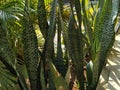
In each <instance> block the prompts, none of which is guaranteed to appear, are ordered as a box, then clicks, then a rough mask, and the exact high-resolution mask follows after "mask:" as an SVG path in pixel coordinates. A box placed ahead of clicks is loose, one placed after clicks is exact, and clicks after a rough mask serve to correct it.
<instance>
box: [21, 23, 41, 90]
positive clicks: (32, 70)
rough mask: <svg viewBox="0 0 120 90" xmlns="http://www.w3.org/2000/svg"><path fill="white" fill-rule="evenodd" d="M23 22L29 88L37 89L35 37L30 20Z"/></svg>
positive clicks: (36, 44)
mask: <svg viewBox="0 0 120 90" xmlns="http://www.w3.org/2000/svg"><path fill="white" fill-rule="evenodd" d="M25 22H26V24H25V29H24V31H23V43H24V57H25V64H26V67H27V71H28V75H29V79H30V84H31V90H37V85H38V80H37V75H38V73H37V69H38V62H39V59H38V58H39V57H38V53H39V51H38V43H37V37H36V33H35V30H34V28H33V24H32V23H31V21H25Z"/></svg>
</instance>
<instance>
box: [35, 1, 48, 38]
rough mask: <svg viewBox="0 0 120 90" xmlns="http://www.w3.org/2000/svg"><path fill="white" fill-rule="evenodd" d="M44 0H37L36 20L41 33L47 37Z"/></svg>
mask: <svg viewBox="0 0 120 90" xmlns="http://www.w3.org/2000/svg"><path fill="white" fill-rule="evenodd" d="M44 2H45V1H44V0H38V10H37V12H38V22H39V27H40V30H41V33H42V34H43V36H44V38H46V37H47V32H48V23H47V18H46V10H45V3H44Z"/></svg>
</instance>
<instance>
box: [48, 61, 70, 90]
mask: <svg viewBox="0 0 120 90" xmlns="http://www.w3.org/2000/svg"><path fill="white" fill-rule="evenodd" d="M49 67H50V72H51V74H52V75H51V76H52V79H53V82H54V85H55V88H56V90H69V89H68V85H67V83H66V81H65V80H64V78H63V77H62V76H61V75H60V73H59V72H58V71H57V69H56V68H55V66H54V64H53V63H52V62H51V61H49Z"/></svg>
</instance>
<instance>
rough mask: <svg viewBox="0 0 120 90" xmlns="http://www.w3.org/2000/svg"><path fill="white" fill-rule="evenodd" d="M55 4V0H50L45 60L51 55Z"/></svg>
mask: <svg viewBox="0 0 120 90" xmlns="http://www.w3.org/2000/svg"><path fill="white" fill-rule="evenodd" d="M56 6H57V0H53V2H52V7H51V12H50V26H49V29H48V34H47V38H46V53H45V56H46V61H47V60H49V59H50V58H51V57H52V53H53V48H52V47H53V46H54V45H53V39H54V36H55V24H56V21H55V18H56Z"/></svg>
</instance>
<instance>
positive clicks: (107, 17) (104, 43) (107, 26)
mask: <svg viewBox="0 0 120 90" xmlns="http://www.w3.org/2000/svg"><path fill="white" fill-rule="evenodd" d="M115 5H116V4H115V3H114V2H112V0H106V1H105V2H104V5H103V8H102V9H101V11H100V12H99V17H98V18H99V20H98V19H97V20H98V22H96V23H97V24H94V25H95V26H94V30H95V34H94V35H95V37H94V38H95V40H94V46H95V47H94V49H95V50H94V51H95V53H94V54H95V57H94V58H93V59H94V60H93V79H92V85H91V86H92V87H94V88H95V87H96V85H97V83H98V79H99V76H100V73H101V71H102V68H103V66H104V63H105V61H106V57H107V55H108V52H109V50H110V49H111V47H112V45H113V42H114V35H115V33H114V23H113V17H114V15H113V14H115V12H114V10H115V7H116V6H115ZM116 9H117V8H116ZM96 18H97V17H96ZM98 24H99V26H98ZM96 32H97V33H96ZM98 32H99V35H98Z"/></svg>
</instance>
